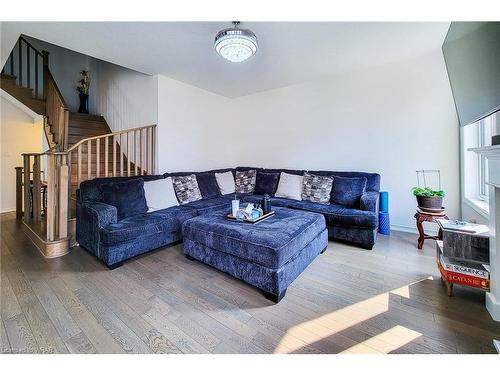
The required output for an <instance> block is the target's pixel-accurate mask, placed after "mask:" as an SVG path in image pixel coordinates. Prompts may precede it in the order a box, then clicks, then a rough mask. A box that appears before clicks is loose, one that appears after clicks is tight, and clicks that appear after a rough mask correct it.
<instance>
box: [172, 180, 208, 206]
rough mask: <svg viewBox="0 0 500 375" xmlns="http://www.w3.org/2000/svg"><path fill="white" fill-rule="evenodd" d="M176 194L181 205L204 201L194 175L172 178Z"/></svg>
mask: <svg viewBox="0 0 500 375" xmlns="http://www.w3.org/2000/svg"><path fill="white" fill-rule="evenodd" d="M172 182H173V184H174V190H175V194H176V195H177V199H178V200H179V203H180V204H186V203H189V202H194V201H198V200H200V199H202V197H201V192H200V188H199V187H198V181H197V180H196V176H195V175H194V174H190V175H187V176H175V177H172Z"/></svg>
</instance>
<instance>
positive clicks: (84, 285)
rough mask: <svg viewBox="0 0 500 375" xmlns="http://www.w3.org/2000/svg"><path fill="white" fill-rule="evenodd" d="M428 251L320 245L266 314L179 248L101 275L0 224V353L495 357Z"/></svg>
mask: <svg viewBox="0 0 500 375" xmlns="http://www.w3.org/2000/svg"><path fill="white" fill-rule="evenodd" d="M434 256H435V250H434V244H433V242H432V241H426V244H425V246H424V249H423V251H418V250H417V249H416V235H412V234H406V233H397V232H394V233H393V234H392V235H391V236H390V237H384V236H380V238H379V240H378V242H377V244H376V246H375V247H374V249H373V251H366V250H362V249H358V248H356V247H352V246H349V245H344V244H339V243H335V242H330V244H329V247H328V250H327V251H326V252H325V253H324V254H323V255H320V256H319V257H318V258H317V259H316V260H315V261H314V262H313V263H312V264H311V265H310V266H309V267H308V268H307V269H306V271H305V272H304V273H303V274H302V275H301V276H300V277H299V278H298V279H297V280H296V281H295V282H294V283H293V284H292V285H291V286H290V287H289V289H288V292H287V294H286V296H285V298H284V299H283V300H282V301H281V302H280V303H279V304H277V305H276V304H273V303H271V302H270V301H268V300H267V299H265V298H264V297H263V295H262V294H261V293H260V292H259V291H258V290H257V289H255V288H253V287H251V286H248V285H247V284H245V283H243V282H240V281H238V280H236V279H233V278H232V277H230V276H228V275H225V274H223V273H221V272H218V271H216V270H214V269H212V268H210V267H208V266H205V265H203V264H201V263H199V262H192V261H189V260H187V259H185V257H184V256H183V253H182V245H177V246H174V247H170V248H167V249H163V250H160V251H157V252H154V253H151V254H148V255H145V256H142V257H140V258H138V259H135V260H133V261H129V262H127V263H125V265H124V266H122V267H120V268H117V269H115V270H113V271H109V270H108V269H107V268H106V267H105V266H104V265H103V264H102V263H100V262H98V261H97V260H96V259H95V258H94V257H93V256H92V255H90V254H89V253H87V252H86V251H85V250H83V249H81V248H78V247H76V248H73V249H72V250H71V252H70V253H69V254H68V255H66V256H64V257H62V258H58V259H44V258H43V257H42V256H41V255H40V253H39V252H38V251H37V250H36V248H35V247H34V246H33V245H32V244H31V243H30V242H29V240H28V239H27V238H26V237H25V236H24V234H23V233H22V230H21V227H20V225H19V224H18V223H17V222H16V220H15V218H14V215H13V214H10V213H9V214H2V216H1V258H0V259H1V322H0V323H1V324H0V337H1V351H2V352H3V353H10V352H15V353H494V352H495V349H494V347H493V343H492V340H493V339H494V338H496V339H498V338H500V323H497V322H494V321H492V319H491V318H490V316H489V314H488V312H487V311H486V309H485V307H484V293H482V292H480V291H476V290H471V289H467V288H463V287H459V286H457V287H456V288H455V289H454V296H453V297H452V298H449V297H447V295H446V291H445V287H444V286H443V285H442V284H441V282H440V279H439V274H438V272H437V268H436V264H435V258H434Z"/></svg>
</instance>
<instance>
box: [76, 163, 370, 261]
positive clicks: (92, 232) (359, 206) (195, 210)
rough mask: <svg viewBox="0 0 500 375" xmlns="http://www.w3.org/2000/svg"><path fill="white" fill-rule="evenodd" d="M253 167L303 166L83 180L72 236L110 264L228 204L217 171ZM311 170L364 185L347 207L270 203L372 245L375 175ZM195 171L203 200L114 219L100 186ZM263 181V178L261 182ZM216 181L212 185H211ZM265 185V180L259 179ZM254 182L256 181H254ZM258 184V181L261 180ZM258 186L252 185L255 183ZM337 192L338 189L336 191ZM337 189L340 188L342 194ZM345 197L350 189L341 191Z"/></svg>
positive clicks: (256, 197) (168, 240) (250, 198)
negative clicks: (313, 216) (307, 213)
mask: <svg viewBox="0 0 500 375" xmlns="http://www.w3.org/2000/svg"><path fill="white" fill-rule="evenodd" d="M249 169H255V170H257V173H258V176H259V174H260V175H261V176H266V177H273V176H275V175H277V174H278V175H279V173H281V172H286V173H290V174H300V175H301V174H303V173H304V172H305V171H303V170H285V169H262V168H252V167H238V168H234V169H220V170H212V171H205V172H177V173H165V174H164V175H156V176H141V177H113V178H97V179H93V180H88V181H84V182H82V183H81V184H80V188H79V190H78V191H77V220H76V240H77V242H78V243H79V244H80V246H82V247H83V248H85V249H87V250H88V251H90V252H91V253H92V254H94V255H95V256H96V257H98V258H99V259H101V260H102V261H103V262H104V263H105V264H106V265H107V266H108V267H110V268H114V267H117V266H119V265H121V264H122V263H123V261H125V260H127V259H130V258H132V257H135V256H137V255H140V254H144V253H147V252H149V251H151V250H154V249H157V248H160V247H163V246H167V245H171V244H174V243H177V242H179V241H181V240H182V226H183V223H184V222H186V221H187V220H189V219H191V218H194V217H197V216H199V215H204V214H207V213H209V212H212V211H214V210H215V209H219V208H224V207H227V209H228V211H229V210H230V204H231V203H230V201H231V199H233V197H234V194H229V195H225V196H223V195H221V194H220V192H219V191H218V188H217V183H216V180H215V173H216V172H227V171H231V172H233V173H235V171H238V170H249ZM309 173H311V174H316V175H326V176H333V177H334V179H335V177H337V178H339V177H365V178H366V188H365V191H364V192H363V194H362V196H361V197H360V198H359V199H358V200H357V201H356V202H355V203H354V204H353V205H351V206H346V205H341V204H338V203H330V204H320V203H313V202H309V201H298V200H292V199H285V198H278V197H272V198H271V203H272V205H273V206H275V207H286V208H291V209H295V210H304V211H310V212H315V213H320V214H322V215H324V217H325V221H326V226H327V230H328V236H329V238H330V239H333V240H341V241H348V242H350V243H353V244H356V245H358V246H360V247H362V248H366V249H371V248H372V247H373V245H374V244H375V241H376V237H377V230H378V202H379V190H380V176H379V175H378V174H376V173H362V172H335V171H310V172H309ZM187 174H195V175H196V177H197V181H198V185H199V188H200V191H201V194H202V197H203V199H201V200H198V201H195V202H190V203H187V204H183V205H180V206H176V207H170V208H167V209H164V210H159V211H154V212H150V213H144V214H138V215H134V216H129V217H126V218H124V219H122V220H119V218H118V215H117V209H116V207H114V206H112V205H109V204H105V203H103V196H102V192H101V188H100V187H101V186H102V185H103V184H109V183H119V182H121V181H127V180H131V179H144V180H145V181H148V180H156V179H162V178H166V177H169V176H180V175H187ZM266 181H267V180H266ZM214 183H215V185H214ZM264 183H265V181H264ZM257 185H259V182H258V183H257ZM260 185H261V187H262V184H260ZM256 190H257V187H256ZM258 193H259V191H255V192H254V193H249V194H237V196H238V198H239V199H240V201H241V202H242V203H245V202H250V203H251V202H260V201H261V199H262V197H263V196H262V195H261V194H258ZM337 193H338V192H337ZM341 193H342V192H341ZM345 194H346V195H348V194H349V191H346V192H345Z"/></svg>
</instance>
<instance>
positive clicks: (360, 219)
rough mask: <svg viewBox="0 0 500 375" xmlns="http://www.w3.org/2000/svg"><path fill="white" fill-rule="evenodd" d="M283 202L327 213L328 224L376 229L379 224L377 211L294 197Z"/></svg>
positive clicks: (291, 205) (299, 208) (289, 206)
mask: <svg viewBox="0 0 500 375" xmlns="http://www.w3.org/2000/svg"><path fill="white" fill-rule="evenodd" d="M282 203H284V204H286V207H288V208H293V209H296V210H304V211H311V212H317V213H319V214H323V215H325V219H326V224H327V225H328V226H331V225H335V224H341V225H352V226H357V227H364V228H370V229H375V228H376V227H377V225H378V218H377V213H376V212H371V211H362V210H358V209H355V208H349V207H345V206H342V205H339V204H335V203H333V204H321V203H314V202H309V201H296V200H292V199H288V202H282Z"/></svg>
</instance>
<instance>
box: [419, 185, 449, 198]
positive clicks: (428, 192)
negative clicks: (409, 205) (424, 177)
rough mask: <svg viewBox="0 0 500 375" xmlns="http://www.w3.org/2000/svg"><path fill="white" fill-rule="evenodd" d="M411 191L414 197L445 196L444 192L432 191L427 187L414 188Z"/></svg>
mask: <svg viewBox="0 0 500 375" xmlns="http://www.w3.org/2000/svg"><path fill="white" fill-rule="evenodd" d="M411 191H412V193H413V195H414V196H416V197H444V196H445V195H446V193H445V192H444V190H432V189H431V188H428V187H425V188H421V187H414V188H412V189H411Z"/></svg>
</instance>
